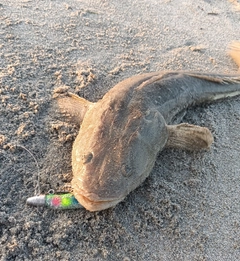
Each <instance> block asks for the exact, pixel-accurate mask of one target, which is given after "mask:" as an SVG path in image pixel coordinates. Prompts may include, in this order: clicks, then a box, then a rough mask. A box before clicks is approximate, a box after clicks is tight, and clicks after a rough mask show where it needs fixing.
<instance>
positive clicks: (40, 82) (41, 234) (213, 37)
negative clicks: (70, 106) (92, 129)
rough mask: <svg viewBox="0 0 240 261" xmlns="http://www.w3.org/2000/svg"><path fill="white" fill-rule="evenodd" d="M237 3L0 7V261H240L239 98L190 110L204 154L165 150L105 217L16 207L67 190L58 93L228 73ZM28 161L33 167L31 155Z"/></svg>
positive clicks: (48, 0) (188, 118)
mask: <svg viewBox="0 0 240 261" xmlns="http://www.w3.org/2000/svg"><path fill="white" fill-rule="evenodd" d="M239 6H240V3H239V1H227V0H212V1H210V0H199V1H194V0H186V1H179V0H133V1H125V0H121V1H119V0H112V1H107V0H102V1H100V0H96V1H89V0H88V1H87V0H81V1H80V0H65V1H62V0H42V1H31V0H18V1H17V0H15V1H14V0H5V1H1V3H0V84H1V85H0V99H1V105H0V195H1V203H0V243H1V247H0V260H1V261H6V260H73V261H75V260H113V261H115V260H124V261H129V260H157V261H165V260H170V261H181V260H184V261H185V260H186V261H190V260H198V261H200V260H205V261H208V260H210V261H220V260H231V261H235V260H239V256H240V221H239V220H240V219H239V218H240V200H239V191H240V161H239V153H240V134H239V129H240V98H239V97H238V98H232V99H228V100H225V101H221V102H218V103H214V104H211V105H202V106H200V107H196V108H190V109H189V110H188V111H187V112H186V115H185V117H184V119H183V122H188V123H193V124H198V125H201V126H206V127H208V128H209V129H210V130H211V131H212V133H213V135H214V144H213V146H212V147H211V149H210V150H208V151H204V152H195V153H193V152H183V151H177V150H170V149H169V150H164V151H162V152H161V153H160V154H159V157H158V158H157V161H156V164H155V167H154V169H153V171H152V173H151V175H150V176H149V178H147V180H146V181H145V182H144V183H143V184H142V186H140V187H139V188H138V189H136V190H135V191H134V192H132V193H131V194H130V195H129V196H128V197H127V198H126V199H125V200H124V201H123V202H122V203H120V204H118V205H117V206H116V207H115V208H113V209H109V210H105V211H102V212H98V213H91V212H88V211H86V210H71V211H53V210H49V209H45V208H34V207H29V206H27V205H26V199H27V198H28V197H30V196H33V195H34V193H35V190H37V188H36V182H37V177H38V167H37V165H38V166H39V175H40V190H41V192H42V193H47V192H48V191H49V190H51V189H53V190H55V191H61V190H62V189H64V188H65V187H67V186H68V183H69V182H70V180H71V162H70V157H71V146H72V142H73V140H74V138H75V136H76V134H77V131H78V129H77V128H76V126H73V125H71V124H70V123H68V122H67V123H66V122H65V121H64V119H63V118H62V117H60V116H59V115H57V114H56V113H55V110H54V109H53V108H52V94H53V91H54V89H56V88H59V87H62V88H65V89H67V90H69V91H71V92H74V93H77V94H79V95H80V96H81V97H85V98H87V99H89V100H90V101H97V100H98V99H100V98H101V97H102V96H103V95H104V94H105V93H106V92H107V91H108V90H109V89H110V88H111V87H113V86H114V85H115V84H116V83H117V82H119V81H121V80H123V79H125V78H127V77H129V76H131V75H134V74H138V73H142V72H150V71H157V70H170V69H171V70H195V71H210V72H224V73H226V72H236V71H237V67H236V65H235V64H234V63H233V62H232V61H231V59H230V58H229V57H228V56H227V55H226V49H227V46H228V44H229V43H230V42H232V41H233V40H239V35H240V34H239V33H240V27H239V19H240V12H239V11H240V8H239ZM29 152H31V154H32V155H34V157H35V159H36V160H37V163H38V164H36V162H35V160H34V158H33V157H32V156H31V154H30V153H29Z"/></svg>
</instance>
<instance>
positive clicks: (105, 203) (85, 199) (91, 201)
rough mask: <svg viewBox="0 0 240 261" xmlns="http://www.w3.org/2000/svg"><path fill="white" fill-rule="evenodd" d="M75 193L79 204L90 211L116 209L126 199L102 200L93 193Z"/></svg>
mask: <svg viewBox="0 0 240 261" xmlns="http://www.w3.org/2000/svg"><path fill="white" fill-rule="evenodd" d="M73 193H74V196H75V198H76V199H77V200H78V202H79V203H80V204H81V205H82V206H83V207H84V208H86V209H87V210H89V211H101V210H104V209H107V208H111V207H114V206H115V205H117V204H118V203H119V202H120V201H122V200H123V199H124V198H125V197H120V198H113V199H111V198H110V199H100V198H99V197H98V196H96V195H95V194H92V193H83V194H84V195H83V194H82V193H81V192H80V191H79V190H78V191H75V190H74V191H73ZM86 194H88V195H89V196H86ZM96 198H99V199H96Z"/></svg>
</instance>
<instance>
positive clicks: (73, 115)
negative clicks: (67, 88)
mask: <svg viewBox="0 0 240 261" xmlns="http://www.w3.org/2000/svg"><path fill="white" fill-rule="evenodd" d="M56 101H57V105H58V108H59V109H60V111H61V113H63V114H64V115H66V116H67V117H69V118H70V119H71V121H73V122H74V123H76V124H81V123H82V121H83V118H84V116H85V113H86V112H87V110H88V109H89V108H90V106H92V105H93V104H94V103H92V102H89V101H87V100H85V99H84V98H81V97H79V96H77V95H76V94H73V93H70V92H67V93H64V94H63V95H60V96H58V97H56Z"/></svg>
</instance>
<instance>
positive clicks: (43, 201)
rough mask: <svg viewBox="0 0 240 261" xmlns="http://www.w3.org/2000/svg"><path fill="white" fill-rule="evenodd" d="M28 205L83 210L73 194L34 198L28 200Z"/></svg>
mask: <svg viewBox="0 0 240 261" xmlns="http://www.w3.org/2000/svg"><path fill="white" fill-rule="evenodd" d="M27 204H28V205H32V206H46V207H48V208H51V209H76V208H82V205H80V204H79V202H78V201H77V199H76V198H75V197H74V196H73V194H71V193H59V194H48V195H40V196H34V197H30V198H28V199H27Z"/></svg>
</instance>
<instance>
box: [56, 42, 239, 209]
mask: <svg viewBox="0 0 240 261" xmlns="http://www.w3.org/2000/svg"><path fill="white" fill-rule="evenodd" d="M231 52H232V53H231V56H232V57H233V58H234V60H235V61H236V62H237V61H239V57H240V44H239V43H238V44H236V43H235V45H234V50H231ZM239 94H240V74H236V75H219V74H210V73H191V72H154V73H148V74H143V75H137V76H133V77H131V78H128V79H126V80H124V81H122V82H120V83H119V84H117V85H116V86H115V87H113V88H112V89H111V90H110V91H109V92H108V93H106V94H105V95H104V97H103V98H102V99H101V100H99V101H98V102H96V103H91V102H88V101H86V100H85V99H83V98H80V97H78V96H76V95H74V94H71V93H66V94H64V95H61V96H60V97H58V99H57V100H58V104H59V107H60V109H61V111H65V112H67V113H68V114H70V115H71V116H72V118H73V119H74V120H75V121H77V122H78V123H80V125H81V128H80V131H79V133H78V135H77V138H76V140H75V142H74V144H73V149H72V169H73V180H72V188H73V193H74V196H75V197H76V198H77V200H78V201H79V203H80V204H82V205H83V206H84V207H85V208H86V209H88V210H90V211H99V210H103V209H106V208H109V207H112V206H115V205H116V204H117V203H118V202H120V201H122V200H123V199H124V198H125V197H126V196H127V195H128V194H129V192H131V191H132V190H134V189H135V188H136V187H138V186H139V185H140V184H141V183H142V182H143V181H144V180H145V179H146V177H147V176H148V175H149V174H150V172H151V170H152V168H153V166H154V163H155V160H156V157H157V155H158V153H159V152H160V151H161V150H162V149H163V148H164V147H166V146H168V147H175V148H180V149H188V150H196V149H204V148H209V146H210V145H211V143H212V142H213V137H212V134H211V133H210V131H209V130H208V129H207V128H204V127H199V126H194V125H190V124H186V123H184V124H179V125H168V124H170V123H171V121H172V119H173V117H176V115H178V113H180V112H181V111H182V110H184V109H186V108H187V107H189V106H192V105H197V104H200V103H206V102H211V101H214V100H217V99H222V98H226V97H231V96H235V95H239Z"/></svg>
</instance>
